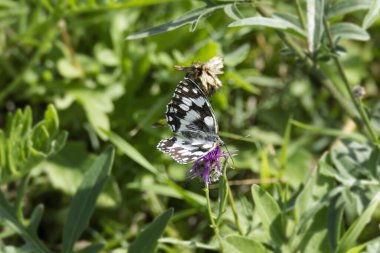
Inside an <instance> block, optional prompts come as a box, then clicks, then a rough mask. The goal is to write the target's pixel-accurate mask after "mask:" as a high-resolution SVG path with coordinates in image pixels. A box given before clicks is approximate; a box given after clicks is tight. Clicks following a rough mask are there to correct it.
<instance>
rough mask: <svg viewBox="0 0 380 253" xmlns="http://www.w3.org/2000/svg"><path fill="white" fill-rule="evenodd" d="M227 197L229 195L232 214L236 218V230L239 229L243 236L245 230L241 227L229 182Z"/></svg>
mask: <svg viewBox="0 0 380 253" xmlns="http://www.w3.org/2000/svg"><path fill="white" fill-rule="evenodd" d="M227 195H228V202H229V203H230V206H231V211H232V214H233V216H234V220H235V225H236V228H237V230H238V232H239V234H240V235H243V234H244V233H243V229H242V228H241V225H240V221H239V215H238V213H237V211H236V206H235V201H234V197H233V196H232V192H231V188H230V185H229V184H228V181H227Z"/></svg>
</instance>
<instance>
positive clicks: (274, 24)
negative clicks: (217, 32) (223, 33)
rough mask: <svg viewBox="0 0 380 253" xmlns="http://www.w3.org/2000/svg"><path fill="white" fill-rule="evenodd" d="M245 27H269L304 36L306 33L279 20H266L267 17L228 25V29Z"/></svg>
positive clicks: (253, 18)
mask: <svg viewBox="0 0 380 253" xmlns="http://www.w3.org/2000/svg"><path fill="white" fill-rule="evenodd" d="M244 26H254V27H267V28H274V29H279V30H289V31H293V32H295V33H297V34H300V35H304V32H303V31H302V29H301V28H300V27H297V26H296V25H295V24H293V23H291V22H289V21H287V20H285V19H279V18H266V17H252V18H244V19H240V20H238V21H235V22H233V23H231V24H229V25H228V27H244Z"/></svg>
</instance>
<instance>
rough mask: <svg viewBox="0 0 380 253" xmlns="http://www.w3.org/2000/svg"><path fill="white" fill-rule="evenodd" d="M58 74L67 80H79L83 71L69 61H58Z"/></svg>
mask: <svg viewBox="0 0 380 253" xmlns="http://www.w3.org/2000/svg"><path fill="white" fill-rule="evenodd" d="M57 68H58V72H59V73H60V74H61V75H62V76H63V77H64V78H67V79H74V78H80V77H82V76H83V71H82V70H81V69H80V68H79V66H75V65H74V64H73V63H72V62H71V60H70V59H60V60H58V63H57Z"/></svg>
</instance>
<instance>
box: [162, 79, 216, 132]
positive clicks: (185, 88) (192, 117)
mask: <svg viewBox="0 0 380 253" xmlns="http://www.w3.org/2000/svg"><path fill="white" fill-rule="evenodd" d="M166 119H167V122H168V124H169V126H170V128H171V129H172V130H173V132H177V133H180V134H186V133H187V132H188V131H202V132H204V133H212V134H217V133H218V124H217V122H216V119H215V114H214V112H213V110H212V107H211V104H210V102H209V101H208V99H207V97H206V96H205V95H204V93H203V91H202V90H201V89H200V88H199V87H198V85H197V84H196V83H195V82H194V81H192V80H191V79H188V78H185V79H184V80H182V81H180V82H179V84H178V86H177V88H176V89H175V91H174V95H173V98H172V100H171V101H170V103H169V104H168V105H167V110H166Z"/></svg>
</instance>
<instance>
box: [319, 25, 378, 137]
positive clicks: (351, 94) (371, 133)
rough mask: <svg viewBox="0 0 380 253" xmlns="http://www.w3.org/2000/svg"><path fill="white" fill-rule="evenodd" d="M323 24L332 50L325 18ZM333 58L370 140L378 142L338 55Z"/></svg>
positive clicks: (332, 43)
mask: <svg viewBox="0 0 380 253" xmlns="http://www.w3.org/2000/svg"><path fill="white" fill-rule="evenodd" d="M323 26H324V28H325V31H326V35H327V39H328V42H329V46H330V49H331V50H332V51H333V50H334V41H333V38H332V36H331V33H330V29H329V26H328V23H327V20H326V19H325V18H324V19H323ZM333 59H334V63H335V65H336V66H337V68H338V72H339V75H340V77H341V78H342V80H343V83H344V86H345V87H346V90H347V92H348V94H349V95H350V98H351V101H352V102H353V103H354V105H355V107H356V110H357V111H358V112H359V114H360V117H361V120H362V123H364V125H365V126H366V128H367V130H368V132H369V134H370V137H371V139H372V141H373V142H374V143H378V138H377V134H376V132H375V130H374V129H373V128H372V126H371V123H370V121H369V118H368V115H367V113H366V111H365V110H364V107H363V105H362V103H361V101H359V100H358V99H357V98H356V97H355V95H354V93H353V91H352V88H351V85H350V83H349V82H348V79H347V76H346V74H345V72H344V69H343V66H342V63H341V62H340V60H339V58H338V56H337V55H336V54H333Z"/></svg>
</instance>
